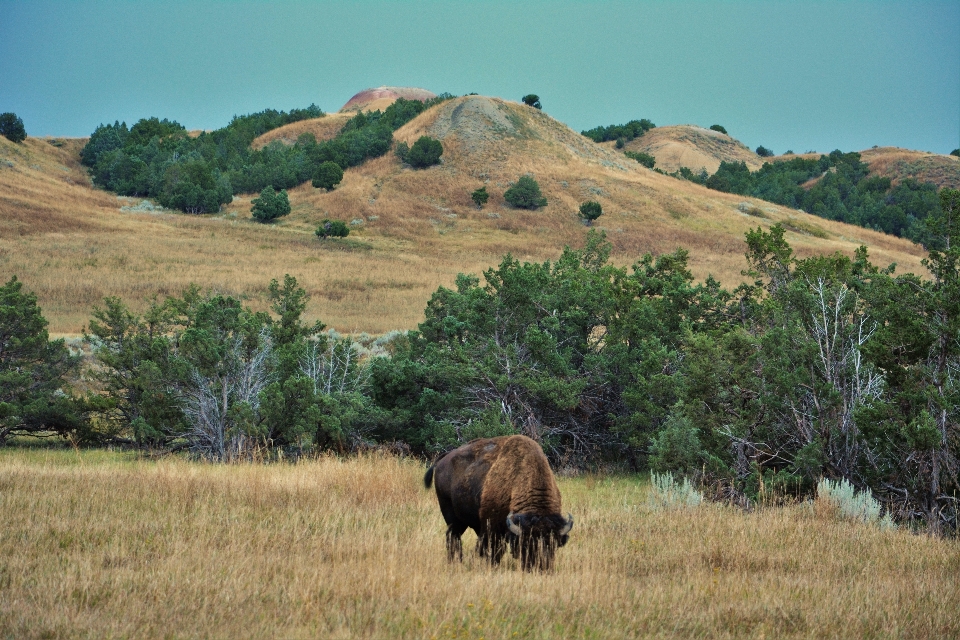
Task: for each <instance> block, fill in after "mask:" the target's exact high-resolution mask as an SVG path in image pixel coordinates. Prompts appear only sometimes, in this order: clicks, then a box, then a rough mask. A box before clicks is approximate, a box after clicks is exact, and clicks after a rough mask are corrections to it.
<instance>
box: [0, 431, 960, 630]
mask: <svg viewBox="0 0 960 640" xmlns="http://www.w3.org/2000/svg"><path fill="white" fill-rule="evenodd" d="M424 468H425V467H424V464H423V463H422V462H419V461H416V460H411V459H398V458H394V457H388V456H382V455H369V456H361V457H353V458H345V459H339V458H335V457H323V458H320V459H316V460H311V461H302V462H300V463H297V464H273V465H210V464H202V463H195V462H190V461H186V460H182V459H178V458H175V457H167V458H162V459H159V460H151V459H143V458H138V457H136V456H135V455H134V454H128V453H118V452H108V451H99V450H94V451H71V450H50V449H3V450H0V513H3V525H2V526H0V637H4V638H54V637H57V638H61V637H63V638H87V637H89V638H120V637H167V638H182V637H218V638H233V637H277V638H281V637H282V638H316V637H323V638H394V637H409V638H569V637H588V638H619V637H677V638H695V637H718V638H724V637H757V638H762V637H767V638H794V637H802V638H824V637H835V638H850V637H872V638H886V637H889V638H894V637H896V638H949V637H954V638H955V637H957V636H958V635H960V609H958V608H957V606H956V603H957V597H958V595H960V584H958V582H960V545H958V542H957V541H955V540H943V539H934V538H930V537H926V536H922V535H913V534H910V533H908V532H905V531H893V532H883V531H880V530H879V529H877V528H874V527H872V526H868V525H858V524H852V523H848V522H845V521H840V520H838V519H837V518H836V517H835V516H834V515H833V514H831V513H829V512H828V511H827V510H825V509H822V508H819V507H818V506H816V505H811V504H810V503H807V504H799V505H793V506H788V507H783V508H779V507H769V508H760V509H757V510H754V511H753V512H749V513H748V512H743V511H741V510H738V509H735V508H733V507H726V506H721V505H717V504H704V505H702V506H700V507H699V508H696V509H693V510H685V511H667V512H664V511H654V510H653V509H652V507H651V506H649V503H648V490H649V486H648V484H647V482H645V481H644V480H642V479H639V478H637V477H629V476H609V477H599V476H591V475H586V476H580V477H572V478H560V479H559V482H560V488H561V492H562V494H563V499H564V510H568V511H570V512H572V513H573V514H574V517H575V519H576V524H575V526H574V529H573V532H572V534H571V541H570V543H569V544H568V545H567V546H566V547H564V548H563V549H561V550H559V552H558V561H557V568H556V571H555V572H553V573H551V574H546V575H541V574H525V573H523V572H521V571H518V570H517V569H516V567H515V565H514V562H513V560H512V559H507V560H506V562H505V563H504V564H503V565H502V566H501V567H499V568H495V569H491V568H490V567H488V566H486V565H485V564H483V563H481V562H480V561H479V560H478V559H477V558H476V557H474V556H473V554H465V555H466V556H467V557H466V559H465V562H464V564H463V565H450V564H448V563H447V561H446V554H445V550H444V541H443V533H444V530H445V527H444V524H443V520H442V518H441V516H440V513H439V509H438V508H437V505H436V498H435V495H434V494H433V492H432V491H430V492H428V491H425V490H424V489H423V484H422V476H423V472H424ZM473 540H474V537H473V534H472V532H468V533H467V535H466V536H465V540H464V543H465V549H468V548H471V549H472V543H473Z"/></svg>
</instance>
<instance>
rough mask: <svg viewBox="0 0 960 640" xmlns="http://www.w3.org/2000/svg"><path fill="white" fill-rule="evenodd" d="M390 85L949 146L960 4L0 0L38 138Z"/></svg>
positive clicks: (207, 124)
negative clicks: (104, 125) (531, 96)
mask: <svg viewBox="0 0 960 640" xmlns="http://www.w3.org/2000/svg"><path fill="white" fill-rule="evenodd" d="M384 84H386V85H400V86H418V87H423V88H426V89H430V90H431V91H434V92H437V93H439V92H441V91H449V92H450V93H454V94H464V93H468V92H473V91H475V92H478V93H480V94H483V95H492V96H501V97H504V98H509V99H513V100H517V99H519V98H520V97H521V96H522V95H524V94H526V93H537V94H539V95H540V97H541V100H542V102H543V106H544V110H545V111H546V112H547V113H549V114H550V115H552V116H553V117H555V118H557V119H559V120H561V121H562V122H565V123H567V124H569V125H570V126H571V127H573V128H574V129H576V130H578V131H579V130H581V129H586V128H590V127H594V126H596V125H601V124H603V125H606V124H614V123H623V122H626V121H628V120H631V119H634V118H649V119H651V120H653V121H654V122H655V123H656V124H658V125H667V124H686V123H690V124H699V125H702V126H709V125H711V124H722V125H724V126H725V127H726V128H727V130H728V131H729V132H730V134H731V135H733V136H734V137H736V138H738V139H740V140H742V141H743V142H744V143H746V144H747V145H749V146H751V147H756V146H757V145H760V144H762V145H764V146H766V147H769V148H771V149H773V150H774V151H776V152H778V153H779V152H783V151H786V150H787V149H791V150H793V151H796V152H802V151H807V150H816V151H821V152H827V151H831V150H833V149H835V148H839V149H842V150H844V151H850V150H861V149H866V148H869V147H871V146H873V145H880V146H885V145H894V146H901V147H907V148H912V149H920V150H927V151H935V152H939V153H947V152H949V151H950V150H952V149H955V148H957V147H960V2H958V1H957V0H950V1H947V2H882V1H872V2H844V1H837V0H833V1H830V2H781V1H778V0H764V1H762V2H754V1H750V2H748V1H723V2H720V1H715V2H648V1H634V2H601V1H592V2H588V1H555V2H523V1H522V0H514V1H509V2H486V1H473V2H468V1H463V2H419V1H418V2H413V1H385V0H380V1H374V0H355V1H354V2H282V3H281V2H206V1H204V2H174V1H165V2H102V1H83V0H81V1H75V2H38V1H30V2H12V1H10V0H0V112H3V111H13V112H15V113H17V114H18V115H19V116H21V117H22V118H23V120H24V123H25V125H26V128H27V133H28V134H30V135H63V136H81V135H89V134H90V132H92V131H93V129H94V128H95V127H96V126H97V125H98V124H100V123H101V122H113V121H114V120H126V121H127V122H128V123H130V124H132V123H133V122H135V121H136V120H138V119H139V118H141V117H148V116H159V117H168V118H171V119H175V120H177V121H179V122H180V123H182V124H183V125H185V126H186V127H188V128H190V129H199V128H204V129H213V128H217V127H220V126H223V125H225V124H226V123H227V122H228V121H229V119H230V117H231V116H233V115H234V114H243V113H249V112H252V111H259V110H261V109H264V108H268V107H269V108H275V109H284V110H287V109H290V108H294V107H303V106H307V105H308V104H310V103H311V102H312V103H316V104H317V105H319V106H320V107H322V108H323V109H324V110H328V111H334V110H336V109H339V108H340V106H342V105H343V103H344V102H346V101H347V99H349V98H350V96H351V95H353V94H354V93H356V92H357V91H360V90H361V89H364V88H368V87H375V86H379V85H384Z"/></svg>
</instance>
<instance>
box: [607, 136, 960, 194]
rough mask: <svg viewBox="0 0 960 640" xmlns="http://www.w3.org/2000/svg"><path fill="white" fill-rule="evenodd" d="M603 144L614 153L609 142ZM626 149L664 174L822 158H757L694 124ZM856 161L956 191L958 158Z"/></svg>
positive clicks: (902, 156) (883, 150)
mask: <svg viewBox="0 0 960 640" xmlns="http://www.w3.org/2000/svg"><path fill="white" fill-rule="evenodd" d="M604 144H605V145H606V146H608V147H610V148H613V143H612V142H610V143H604ZM624 149H625V150H626V151H642V152H644V153H649V154H650V155H652V156H653V157H654V158H656V160H657V164H656V167H657V168H658V169H660V170H662V171H666V172H667V173H673V172H674V171H677V170H678V169H680V167H686V168H688V169H690V170H691V171H694V172H698V171H699V170H700V169H706V170H707V173H710V174H713V173H715V172H716V170H717V169H718V168H719V167H720V163H721V162H744V163H746V165H747V168H749V169H750V170H751V171H756V170H757V169H759V168H760V167H761V166H763V164H764V163H765V162H779V161H782V160H790V159H792V158H813V159H816V158H818V157H820V154H819V153H802V154H789V155H779V156H773V157H771V158H761V157H760V156H758V155H757V154H756V153H754V152H753V151H751V150H750V149H749V148H748V147H747V146H746V145H744V144H743V143H741V142H740V141H738V140H736V139H734V138H732V137H730V136H728V135H726V134H723V133H720V132H718V131H713V130H711V129H704V128H702V127H698V126H696V125H674V126H666V127H657V128H655V129H651V130H650V131H648V132H647V133H645V134H644V135H642V136H640V137H639V138H635V139H634V140H632V141H630V142H628V143H627V144H626V146H625V147H624ZM829 151H832V149H830V150H828V151H827V152H829ZM860 156H861V160H862V161H863V162H865V163H867V164H868V165H869V166H870V173H871V175H879V176H885V177H888V178H890V179H891V180H892V181H893V184H894V185H897V184H899V183H900V182H901V181H902V180H904V179H906V178H913V179H914V180H918V181H920V182H929V183H932V184H935V185H937V187H938V188H942V187H948V188H951V189H958V188H960V158H957V157H955V156H949V155H943V154H939V153H930V152H927V151H912V150H910V149H900V148H898V147H874V148H872V149H866V150H864V151H861V152H860Z"/></svg>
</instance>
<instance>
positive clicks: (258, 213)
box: [250, 187, 290, 222]
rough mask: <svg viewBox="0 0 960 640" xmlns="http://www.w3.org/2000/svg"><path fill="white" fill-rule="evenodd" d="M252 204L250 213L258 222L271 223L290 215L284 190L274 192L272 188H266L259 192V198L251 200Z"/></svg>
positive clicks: (288, 202)
mask: <svg viewBox="0 0 960 640" xmlns="http://www.w3.org/2000/svg"><path fill="white" fill-rule="evenodd" d="M252 204H253V207H252V208H251V209H250V211H251V213H252V214H253V217H254V219H255V220H257V221H258V222H273V221H274V220H276V219H277V218H280V217H282V216H285V215H287V214H288V213H290V200H289V199H288V198H287V192H286V190H284V189H281V190H280V191H279V192H276V191H274V190H273V187H267V188H266V189H264V190H263V191H261V192H260V197H259V198H254V199H253V201H252Z"/></svg>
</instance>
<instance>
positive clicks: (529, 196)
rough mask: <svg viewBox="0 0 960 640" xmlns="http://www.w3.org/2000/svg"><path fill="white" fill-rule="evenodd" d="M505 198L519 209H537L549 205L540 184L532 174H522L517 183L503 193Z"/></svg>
mask: <svg viewBox="0 0 960 640" xmlns="http://www.w3.org/2000/svg"><path fill="white" fill-rule="evenodd" d="M503 199H504V200H506V201H507V202H509V203H510V204H512V205H513V206H515V207H517V208H518V209H537V208H539V207H545V206H547V199H546V198H545V197H543V194H542V193H541V192H540V185H539V183H537V181H536V180H534V179H533V178H531V177H530V176H521V177H520V179H519V180H517V182H516V184H514V185H513V186H512V187H510V188H509V189H507V190H506V191H505V192H504V193H503Z"/></svg>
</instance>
